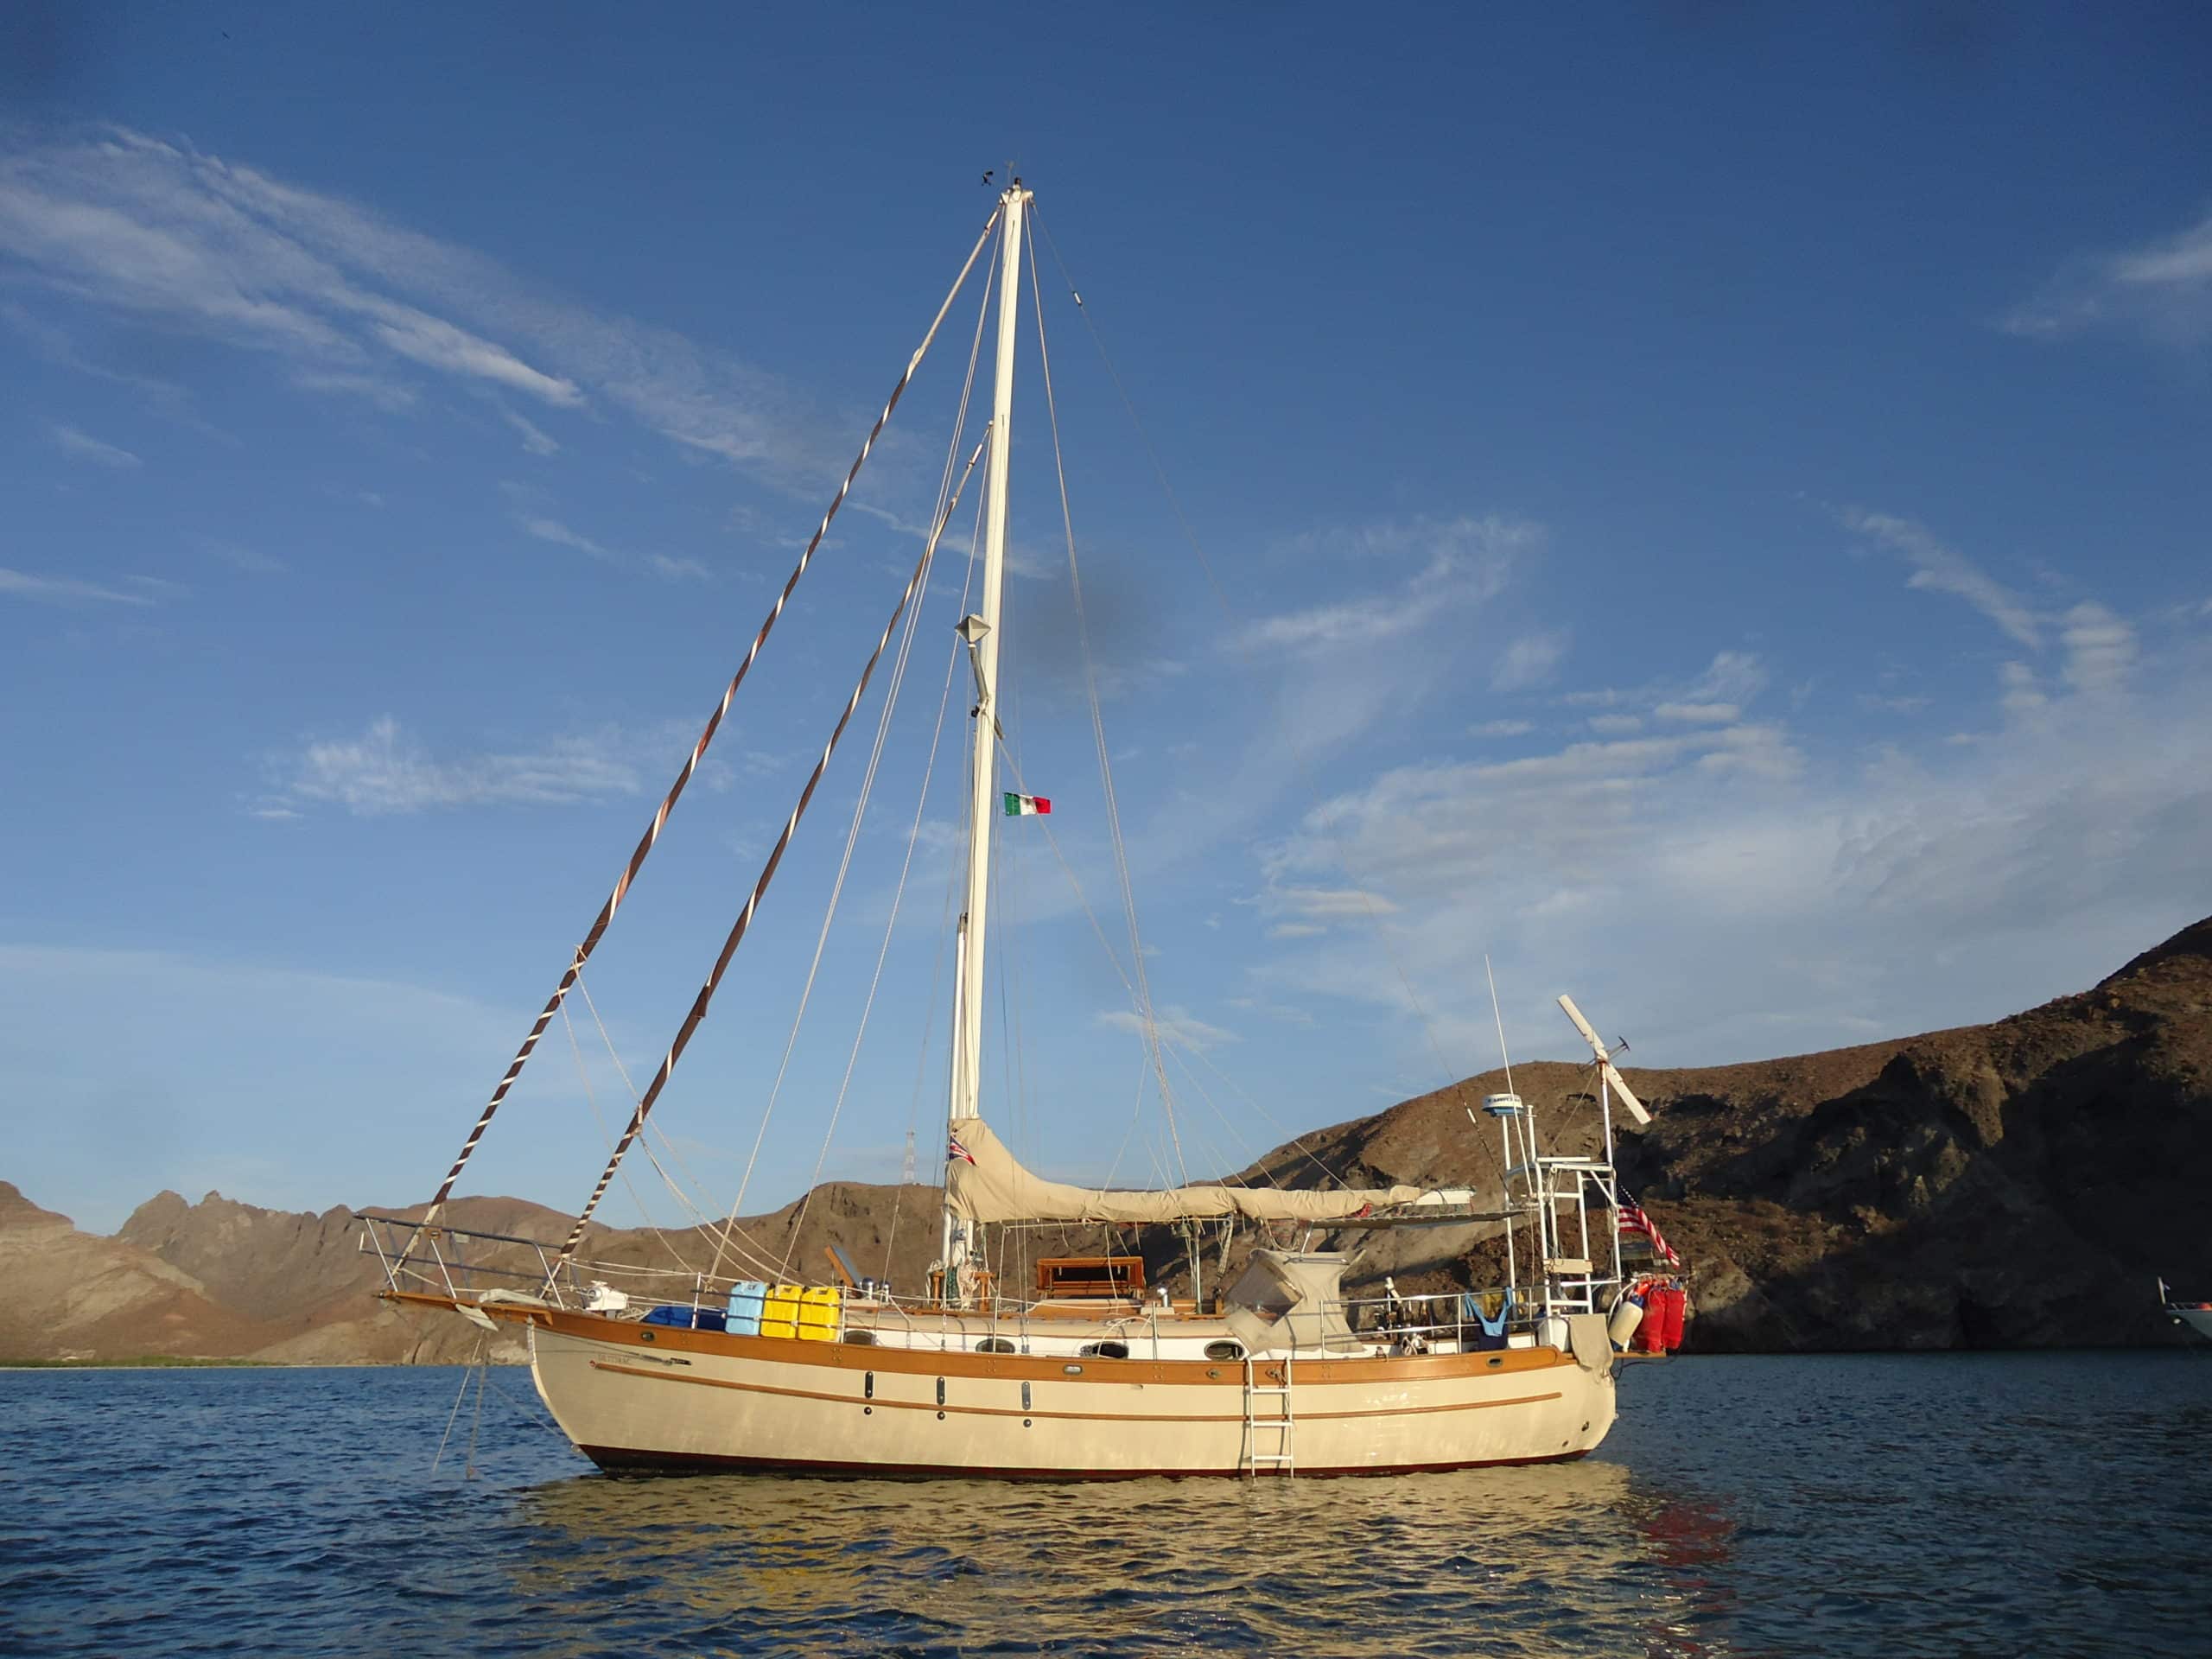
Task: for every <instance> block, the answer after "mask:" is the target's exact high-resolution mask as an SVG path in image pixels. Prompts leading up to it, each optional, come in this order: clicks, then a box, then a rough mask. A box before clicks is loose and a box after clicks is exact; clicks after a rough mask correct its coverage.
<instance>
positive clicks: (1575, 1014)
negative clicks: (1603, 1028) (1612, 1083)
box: [1559, 992, 1605, 1060]
mask: <svg viewBox="0 0 2212 1659" xmlns="http://www.w3.org/2000/svg"><path fill="white" fill-rule="evenodd" d="M1559 1005H1560V1007H1562V1008H1565V1009H1566V1010H1567V1018H1568V1019H1570V1020H1573V1021H1574V1028H1575V1029H1576V1030H1577V1031H1579V1032H1580V1033H1582V1035H1583V1037H1584V1039H1586V1041H1587V1042H1588V1043H1589V1045H1590V1046H1591V1048H1592V1051H1594V1052H1596V1054H1597V1056H1598V1058H1599V1059H1601V1060H1602V1059H1604V1058H1605V1039H1603V1038H1601V1037H1600V1036H1599V1035H1598V1033H1596V1032H1595V1031H1594V1030H1592V1028H1591V1025H1590V1022H1589V1021H1588V1020H1585V1019H1584V1018H1583V1017H1582V1010H1581V1009H1580V1008H1578V1007H1575V1006H1574V999H1573V997H1571V996H1569V995H1567V994H1566V993H1564V992H1561V993H1560V999H1559Z"/></svg>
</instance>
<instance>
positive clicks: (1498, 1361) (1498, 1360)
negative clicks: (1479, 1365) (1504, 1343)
mask: <svg viewBox="0 0 2212 1659" xmlns="http://www.w3.org/2000/svg"><path fill="white" fill-rule="evenodd" d="M1490 1363H1491V1364H1492V1365H1493V1366H1496V1365H1503V1364H1504V1363H1505V1359H1504V1357H1503V1355H1493V1356H1492V1357H1491V1362H1490Z"/></svg>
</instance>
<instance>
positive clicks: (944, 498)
mask: <svg viewBox="0 0 2212 1659" xmlns="http://www.w3.org/2000/svg"><path fill="white" fill-rule="evenodd" d="M995 280H996V272H995V270H992V271H990V272H989V273H988V274H987V275H986V277H985V278H984V282H983V293H982V303H981V304H980V305H979V306H978V307H977V308H976V332H975V336H974V338H973V339H972V340H970V341H969V347H968V368H967V372H966V374H965V375H964V376H963V378H962V381H961V386H960V403H959V407H958V409H957V410H956V412H955V414H954V417H953V423H952V437H951V440H950V442H949V443H948V444H947V445H946V448H945V457H944V470H943V472H942V474H940V476H939V478H938V496H937V504H936V505H935V506H934V507H933V508H932V509H931V514H930V524H931V530H930V532H929V540H928V545H927V546H926V547H925V549H924V550H923V555H922V557H923V562H924V564H925V566H926V565H931V564H932V563H933V562H934V560H935V558H936V556H937V547H938V539H939V538H940V537H942V536H943V535H944V527H945V525H946V524H948V523H950V520H951V517H952V512H953V509H954V507H955V506H956V505H957V504H958V501H959V489H961V488H964V487H965V486H966V484H967V480H968V477H969V474H972V473H973V472H974V471H975V468H976V457H977V456H978V455H980V454H982V451H983V448H984V445H986V444H988V443H989V442H990V441H991V429H990V427H989V426H988V424H986V426H985V427H984V429H983V437H982V442H979V443H978V444H977V445H976V451H975V453H974V454H970V455H969V458H968V466H967V468H966V469H965V470H964V471H963V472H962V473H961V474H960V481H959V486H958V488H956V486H955V485H954V482H953V469H954V467H956V466H957V464H958V461H959V459H960V442H961V435H962V433H963V431H964V430H965V429H966V427H967V423H968V409H969V401H970V399H971V398H972V397H973V395H974V392H975V388H976V365H977V363H978V362H979V361H980V360H981V358H982V344H983V323H984V320H985V319H986V318H987V317H988V315H990V306H991V292H992V288H993V286H994V283H995ZM928 581H929V579H928V577H927V575H924V576H923V578H922V592H923V594H926V593H927V591H928ZM962 597H963V600H964V599H965V597H966V588H965V586H964V585H963V588H962ZM921 610H922V607H921V606H920V605H919V604H917V605H916V606H915V607H914V608H913V611H912V613H910V615H909V617H908V619H907V624H906V633H905V635H904V636H903V637H902V639H900V641H899V651H898V653H897V656H896V658H895V659H894V661H893V667H892V676H891V681H890V689H889V691H888V693H887V696H886V698H885V702H884V708H883V714H882V716H881V718H880V719H879V720H878V721H877V722H876V730H875V742H874V747H873V748H872V749H871V751H870V752H869V754H868V768H867V772H866V774H865V777H864V778H863V779H862V782H861V794H860V798H859V801H858V803H857V804H855V808H854V813H853V823H852V828H851V830H850V832H849V834H848V835H847V836H846V838H845V850H844V855H843V857H842V860H841V861H839V863H838V866H837V877H836V883H835V885H834V887H832V890H831V893H830V898H829V910H828V912H827V913H826V914H824V916H823V919H822V931H821V933H820V934H819V936H818V937H817V938H816V940H815V945H814V960H813V962H812V963H810V966H809V967H808V969H807V975H806V983H805V987H804V989H803V990H802V991H801V993H800V995H799V1004H798V1014H797V1015H796V1016H795V1017H794V1019H793V1020H792V1021H791V1034H790V1036H789V1038H788V1039H786V1040H785V1045H784V1053H783V1058H782V1060H781V1061H780V1063H779V1065H777V1068H776V1077H775V1082H774V1084H772V1087H771V1088H770V1090H769V1091H768V1103H767V1106H766V1108H765V1109H764V1110H763V1111H762V1113H761V1116H760V1128H759V1129H758V1130H757V1131H756V1132H755V1134H754V1135H753V1149H752V1152H751V1154H750V1155H749V1156H748V1157H747V1160H746V1164H745V1171H744V1173H743V1175H742V1176H741V1178H740V1179H739V1181H738V1188H737V1197H736V1198H735V1199H734V1201H733V1202H732V1204H731V1205H730V1211H729V1221H728V1225H729V1226H730V1227H734V1226H735V1225H736V1222H737V1217H738V1212H739V1211H741V1210H742V1209H743V1208H744V1205H745V1195H746V1192H747V1190H749V1189H750V1187H751V1185H752V1184H753V1170H754V1168H755V1166H757V1165H758V1164H759V1162H760V1149H761V1147H762V1146H763V1144H764V1143H765V1142H766V1139H767V1135H768V1123H769V1120H770V1119H771V1118H772V1117H773V1116H775V1111H776V1103H777V1102H778V1100H779V1099H780V1098H781V1096H782V1094H783V1086H784V1077H785V1073H786V1072H787V1071H789V1069H790V1066H791V1053H792V1051H793V1049H794V1048H795V1047H796V1046H798V1034H799V1027H800V1024H801V1022H802V1021H804V1020H805V1018H806V1009H807V1004H808V1002H809V1001H810V999H811V998H812V996H813V994H814V983H815V978H816V976H817V974H818V973H819V971H820V969H821V966H822V954H823V948H824V947H825V946H826V945H827V944H829V928H830V924H831V923H832V922H833V921H835V920H836V914H837V904H838V899H839V897H840V896H841V895H842V893H843V892H844V886H845V876H846V873H847V871H848V870H849V868H851V865H852V859H853V849H854V848H855V845H856V844H857V843H858V842H859V839H860V832H861V820H862V819H863V817H865V816H866V813H867V810H868V798H869V796H870V794H871V792H872V791H873V790H874V782H875V775H876V771H877V768H878V766H880V764H881V761H882V758H883V751H884V745H885V743H886V741H887V739H888V737H889V735H890V730H891V719H892V714H893V709H895V707H896V706H897V702H898V697H899V690H900V689H901V688H902V687H903V686H904V685H905V683H906V665H907V662H908V660H909V658H911V656H912V652H913V645H914V637H915V631H916V629H917V628H918V626H919V624H920V620H921ZM950 673H951V671H950V669H948V670H947V678H946V688H945V693H944V694H941V695H940V696H939V698H938V730H939V731H940V732H941V731H942V729H943V727H944V708H945V696H946V695H949V693H950V688H951V680H950ZM936 765H937V740H936V739H935V738H934V737H932V739H931V747H930V760H929V770H928V771H925V773H924V775H923V782H922V801H923V802H926V801H927V799H928V796H929V774H930V772H931V771H933V770H934V769H935V767H936ZM921 811H922V805H921V804H920V803H918V804H916V807H915V817H916V822H915V826H914V829H913V830H912V832H911V833H910V835H909V838H908V841H907V849H906V860H907V863H908V865H911V864H912V859H913V837H914V836H918V834H919V832H920V814H921ZM905 892H906V870H905V868H903V867H902V868H901V870H900V873H899V893H900V894H901V896H902V897H903V895H904V893H905ZM897 916H898V912H897V908H896V906H895V905H894V906H893V916H892V919H893V923H894V924H895V922H896V921H897ZM890 944H891V940H890V935H889V933H888V931H887V932H886V934H885V937H884V944H883V948H884V950H885V951H888V950H889V949H890ZM876 971H877V974H878V976H880V974H881V972H882V959H881V957H880V956H879V957H878V959H877V968H876ZM874 1002H875V993H874V984H873V983H871V985H870V988H869V993H868V1007H869V1008H873V1007H874ZM867 1029H868V1014H867V1012H866V1011H865V1010H863V1012H862V1014H861V1025H860V1033H858V1034H856V1035H855V1039H854V1049H853V1060H854V1061H857V1059H858V1058H859V1052H860V1049H859V1045H860V1036H861V1035H864V1034H865V1033H866V1032H867ZM851 1075H852V1073H851V1063H850V1062H849V1063H848V1065H847V1070H846V1079H847V1083H848V1084H849V1083H850V1079H851ZM843 1104H844V1090H843V1089H842V1088H841V1089H840V1090H839V1091H838V1096H837V1105H838V1110H839V1111H842V1109H843ZM836 1122H837V1114H836V1112H833V1113H832V1114H831V1116H830V1120H829V1129H828V1131H827V1132H826V1133H825V1134H824V1135H823V1142H822V1150H821V1153H820V1154H819V1155H817V1158H816V1159H815V1166H814V1182H813V1183H810V1184H809V1185H808V1188H807V1192H806V1198H805V1201H803V1202H802V1204H801V1205H800V1208H799V1211H798V1215H797V1217H795V1218H794V1220H793V1222H792V1224H791V1238H790V1240H789V1243H788V1245H787V1248H786V1251H785V1257H784V1263H785V1267H788V1266H789V1263H790V1260H791V1257H790V1253H789V1252H790V1250H791V1249H797V1248H798V1224H799V1223H800V1222H802V1221H804V1219H805V1211H806V1203H807V1202H810V1201H811V1199H812V1198H813V1194H814V1183H818V1182H819V1181H820V1179H821V1175H822V1165H823V1160H825V1159H827V1157H828V1156H829V1143H830V1138H831V1137H832V1136H834V1135H835V1134H836ZM715 1265H716V1266H717V1267H719V1266H720V1265H721V1251H720V1250H719V1249H717V1251H716V1253H715ZM780 1273H781V1270H780V1269H779V1276H780Z"/></svg>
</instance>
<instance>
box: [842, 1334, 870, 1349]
mask: <svg viewBox="0 0 2212 1659" xmlns="http://www.w3.org/2000/svg"><path fill="white" fill-rule="evenodd" d="M845 1340H846V1341H847V1342H849V1343H851V1344H853V1346H854V1347H855V1348H873V1347H874V1346H875V1332H873V1331H848V1332H845Z"/></svg>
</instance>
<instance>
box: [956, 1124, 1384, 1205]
mask: <svg viewBox="0 0 2212 1659" xmlns="http://www.w3.org/2000/svg"><path fill="white" fill-rule="evenodd" d="M953 1141H954V1146H955V1148H956V1150H955V1151H954V1153H953V1155H952V1156H951V1158H950V1160H948V1161H947V1163H946V1165H945V1176H944V1185H945V1200H946V1202H947V1204H948V1205H950V1207H951V1210H952V1212H953V1213H954V1214H955V1215H957V1216H959V1217H963V1219H965V1220H968V1221H1121V1222H1133V1221H1134V1222H1142V1221H1180V1220H1183V1219H1184V1218H1185V1217H1205V1216H1243V1217H1249V1219H1251V1220H1254V1221H1338V1220H1341V1219H1343V1218H1344V1217H1347V1216H1357V1215H1359V1214H1361V1213H1363V1211H1368V1210H1370V1209H1382V1208H1383V1207H1384V1206H1386V1205H1401V1204H1413V1203H1415V1202H1417V1201H1418V1200H1419V1199H1420V1198H1421V1196H1422V1191H1421V1188H1420V1187H1417V1186H1386V1187H1371V1188H1345V1189H1342V1190H1339V1191H1337V1192H1314V1191H1311V1190H1300V1191H1295V1192H1292V1191H1285V1190H1283V1189H1281V1188H1277V1187H1257V1186H1173V1187H1168V1188H1166V1190H1164V1191H1160V1192H1126V1191H1117V1190H1113V1189H1106V1188H1097V1187H1089V1186H1071V1185H1067V1184H1066V1183H1065V1182H1062V1181H1048V1180H1046V1179H1043V1178H1042V1177H1041V1176H1038V1175H1033V1174H1032V1173H1030V1172H1029V1171H1028V1170H1027V1169H1024V1168H1023V1167H1022V1166H1020V1164H1019V1163H1017V1162H1015V1161H1014V1154H1012V1153H1010V1152H1008V1151H1007V1149H1006V1147H1005V1145H1004V1143H1003V1142H1001V1141H1000V1140H999V1138H998V1136H997V1135H994V1134H992V1133H991V1129H990V1126H989V1125H988V1124H987V1123H985V1122H983V1120H982V1118H980V1117H970V1118H963V1119H962V1120H961V1122H960V1123H959V1124H958V1125H957V1128H956V1129H955V1131H954V1135H953Z"/></svg>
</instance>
